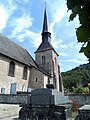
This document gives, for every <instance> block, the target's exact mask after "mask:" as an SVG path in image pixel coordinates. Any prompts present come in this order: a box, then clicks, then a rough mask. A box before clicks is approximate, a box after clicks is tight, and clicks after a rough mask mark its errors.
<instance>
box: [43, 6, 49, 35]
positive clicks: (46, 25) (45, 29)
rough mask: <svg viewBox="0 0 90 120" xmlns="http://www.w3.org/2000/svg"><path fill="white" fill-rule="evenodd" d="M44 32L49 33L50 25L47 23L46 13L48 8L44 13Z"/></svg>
mask: <svg viewBox="0 0 90 120" xmlns="http://www.w3.org/2000/svg"><path fill="white" fill-rule="evenodd" d="M43 32H48V23H47V13H46V7H45V11H44V22H43V30H42V33H43Z"/></svg>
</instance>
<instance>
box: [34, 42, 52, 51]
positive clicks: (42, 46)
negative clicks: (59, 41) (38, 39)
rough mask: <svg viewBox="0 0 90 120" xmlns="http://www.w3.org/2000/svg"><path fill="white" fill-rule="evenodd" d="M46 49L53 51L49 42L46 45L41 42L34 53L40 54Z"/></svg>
mask: <svg viewBox="0 0 90 120" xmlns="http://www.w3.org/2000/svg"><path fill="white" fill-rule="evenodd" d="M48 49H53V46H52V45H51V44H50V43H49V42H46V43H43V42H42V43H41V44H40V46H39V47H38V49H37V50H36V52H40V51H44V50H48Z"/></svg>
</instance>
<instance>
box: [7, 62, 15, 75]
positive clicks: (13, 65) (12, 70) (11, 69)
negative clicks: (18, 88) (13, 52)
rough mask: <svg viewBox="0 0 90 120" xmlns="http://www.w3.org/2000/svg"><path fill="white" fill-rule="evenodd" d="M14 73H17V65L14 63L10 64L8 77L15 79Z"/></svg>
mask: <svg viewBox="0 0 90 120" xmlns="http://www.w3.org/2000/svg"><path fill="white" fill-rule="evenodd" d="M14 71H15V63H14V62H13V61H11V62H10V64H9V73H8V75H9V76H11V77H14Z"/></svg>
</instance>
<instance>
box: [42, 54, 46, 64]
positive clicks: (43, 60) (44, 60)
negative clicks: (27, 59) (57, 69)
mask: <svg viewBox="0 0 90 120" xmlns="http://www.w3.org/2000/svg"><path fill="white" fill-rule="evenodd" d="M45 63H46V57H45V56H44V55H43V56H42V64H45Z"/></svg>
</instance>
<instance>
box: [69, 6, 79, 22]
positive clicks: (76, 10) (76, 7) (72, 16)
mask: <svg viewBox="0 0 90 120" xmlns="http://www.w3.org/2000/svg"><path fill="white" fill-rule="evenodd" d="M79 11H80V7H79V6H75V7H74V9H73V12H72V14H71V15H70V17H69V20H73V19H74V18H75V17H76V15H77V14H78V13H79Z"/></svg>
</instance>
